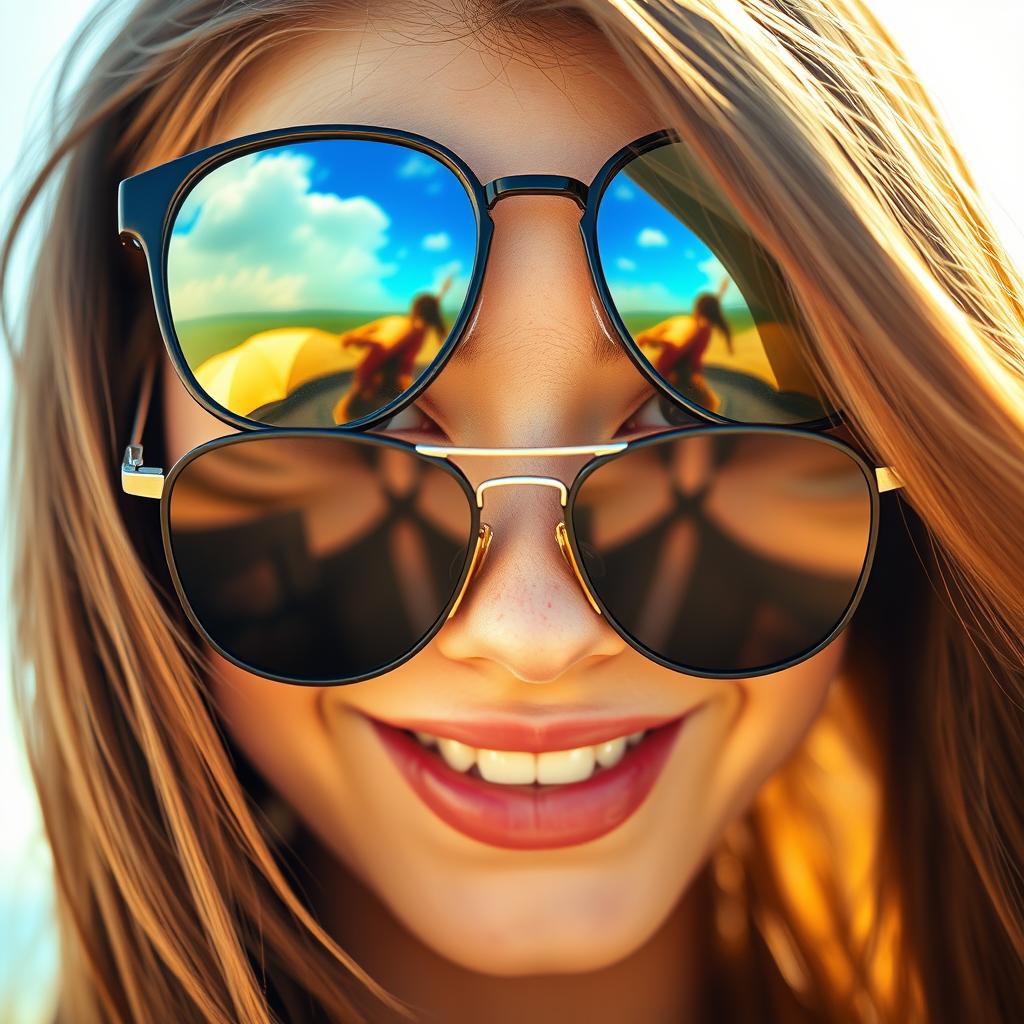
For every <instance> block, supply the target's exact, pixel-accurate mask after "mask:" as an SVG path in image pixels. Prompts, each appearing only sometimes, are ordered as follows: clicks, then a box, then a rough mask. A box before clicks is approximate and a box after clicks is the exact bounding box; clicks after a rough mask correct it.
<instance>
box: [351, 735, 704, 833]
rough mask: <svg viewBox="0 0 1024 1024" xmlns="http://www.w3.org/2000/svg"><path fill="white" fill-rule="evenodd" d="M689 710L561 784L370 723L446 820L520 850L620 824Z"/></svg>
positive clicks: (648, 786)
mask: <svg viewBox="0 0 1024 1024" xmlns="http://www.w3.org/2000/svg"><path fill="white" fill-rule="evenodd" d="M686 717H687V716H686V715H684V716H682V717H681V718H677V719H674V720H673V721H671V722H668V723H666V724H665V725H662V726H659V727H658V728H657V729H652V730H650V731H649V732H648V733H647V734H646V735H645V736H644V738H643V739H642V740H641V741H640V742H639V743H638V744H637V745H636V746H635V747H627V749H626V753H625V754H624V755H623V757H622V760H620V761H619V762H618V764H616V765H614V766H613V767H611V768H602V769H601V770H599V771H597V772H595V774H594V775H592V776H591V777H590V778H589V779H585V780H584V781H582V782H572V783H566V784H562V785H545V786H536V785H509V786H506V785H501V784H500V783H494V782H486V781H485V780H483V779H478V778H477V777H476V776H474V775H467V774H466V773H464V772H458V771H455V769H454V768H449V767H448V765H447V764H446V763H445V762H444V759H443V758H442V757H441V755H440V754H439V753H437V750H436V748H434V749H433V750H427V749H426V748H425V747H423V746H422V745H421V744H420V743H419V741H418V740H416V739H414V738H413V737H412V736H410V735H408V734H407V733H406V732H404V731H403V730H401V729H396V728H394V727H393V726H390V725H385V724H384V723H383V722H379V721H378V720H377V719H375V718H371V719H370V721H371V723H372V724H373V726H374V728H375V729H376V731H377V735H378V736H379V737H380V739H381V742H382V743H383V744H384V747H385V748H386V749H387V751H388V753H389V754H390V755H391V758H392V760H393V761H394V762H395V764H396V765H397V767H398V770H399V771H400V772H401V773H402V775H403V776H404V777H405V779H406V781H407V782H408V783H409V785H410V786H411V787H412V789H413V790H414V792H416V793H417V794H418V795H419V797H420V799H421V800H422V801H423V802H424V803H425V804H426V805H427V806H428V807H429V808H430V809H431V810H432V811H433V812H434V813H435V814H436V815H437V816H438V817H439V818H440V819H441V820H442V821H444V822H447V824H449V825H451V827H452V828H454V829H457V830H458V831H459V832H461V833H463V835H466V836H469V837H470V838H471V839H477V840H479V841H480V842H482V843H489V844H490V845H491V846H502V847H505V848H507V849H514V850H549V849H554V848H556V847H559V846H575V845H576V844H577V843H585V842H588V841H589V840H591V839H597V838H598V837H599V836H603V835H604V834H605V833H606V832H610V831H611V830H612V829H614V828H618V826H619V825H621V824H622V823H623V822H624V821H625V820H626V819H627V818H629V817H630V815H632V814H633V813H634V811H636V810H637V808H638V807H639V806H640V805H641V804H642V803H643V801H644V798H645V797H646V796H647V794H648V793H649V792H650V791H651V789H652V787H653V786H654V783H655V782H656V781H657V779H658V774H659V773H660V771H661V769H662V766H663V765H664V764H665V761H666V759H667V758H668V755H669V752H670V751H671V749H672V743H673V740H675V738H676V734H677V733H678V732H679V727H680V726H681V725H682V723H683V721H684V720H685V718H686Z"/></svg>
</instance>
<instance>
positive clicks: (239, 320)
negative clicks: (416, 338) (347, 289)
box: [175, 308, 458, 367]
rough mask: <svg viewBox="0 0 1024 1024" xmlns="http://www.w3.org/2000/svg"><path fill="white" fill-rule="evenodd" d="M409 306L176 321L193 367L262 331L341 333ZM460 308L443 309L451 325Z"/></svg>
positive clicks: (183, 345) (258, 314)
mask: <svg viewBox="0 0 1024 1024" xmlns="http://www.w3.org/2000/svg"><path fill="white" fill-rule="evenodd" d="M407 312H408V309H407V308H406V309H396V310H391V311H388V312H376V313H374V312H369V313H368V312H366V311H364V310H356V311H352V310H337V309H304V310H298V311H295V310H293V311H292V312H268V313H225V314H223V315H222V316H209V317H203V318H202V319H199V320H186V321H184V323H177V324H175V329H176V331H177V334H178V341H179V342H180V343H181V349H182V352H184V354H185V361H186V362H187V363H188V364H189V366H191V367H196V366H199V365H200V364H201V363H203V362H204V361H205V360H207V359H209V358H210V356H213V355H216V354H217V353H218V352H224V351H226V350H227V349H229V348H234V347H235V345H239V344H241V343H242V342H243V341H245V339H246V338H251V337H252V336H253V335H254V334H259V333H260V332H261V331H272V330H278V329H280V328H284V327H296V328H303V327H314V328H316V329H317V330H321V331H327V332H328V333H329V334H341V333H342V332H343V331H349V330H351V329H352V328H353V327H359V326H361V325H362V324H367V323H370V321H372V320H376V319H378V318H379V317H383V316H394V315H395V314H396V313H400V314H404V313H407ZM457 315H458V311H457V310H455V311H452V310H447V309H446V310H444V317H445V321H446V322H447V323H448V324H449V325H451V323H452V321H453V320H454V318H455V316H457Z"/></svg>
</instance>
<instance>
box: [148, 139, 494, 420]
mask: <svg viewBox="0 0 1024 1024" xmlns="http://www.w3.org/2000/svg"><path fill="white" fill-rule="evenodd" d="M476 245H477V227H476V216H475V214H474V210H473V205H472V201H471V199H470V195H469V193H468V192H467V191H466V188H465V187H464V186H463V184H462V182H461V180H460V179H459V178H458V177H457V175H456V174H455V172H454V171H452V170H451V169H450V168H449V167H448V166H447V165H446V164H443V163H442V162H441V161H440V160H438V159H436V158H435V157H433V156H430V155H428V154H426V153H421V152H419V151H417V150H414V149H411V148H409V147H408V146H402V145H398V144H397V143H390V142H378V141H375V140H368V139H319V140H315V141H309V142H296V143H293V144H290V145H287V146H276V147H274V148H272V149H264V150H261V151H259V152H255V153H249V154H247V155H245V156H240V157H236V158H235V159H233V160H231V161H229V162H228V163H225V164H221V165H220V166H218V167H216V168H214V169H213V170H212V171H210V172H209V173H208V174H206V175H205V176H204V177H203V178H202V179H201V180H200V181H199V182H198V183H197V184H196V185H195V187H194V188H193V189H192V190H191V191H190V192H189V194H188V196H187V197H186V198H185V201H184V203H183V204H182V206H181V208H180V209H179V210H178V213H177V216H176V217H175V220H174V225H173V229H172V232H171V238H170V244H169V248H168V252H167V286H168V295H169V303H170V310H171V317H172V321H173V326H174V331H175V333H176V335H177V338H178V341H179V343H180V345H181V349H182V352H183V354H184V357H185V361H186V363H187V364H188V366H189V368H190V369H191V371H192V373H193V375H194V376H195V378H196V380H197V381H198V383H199V386H200V388H202V389H203V390H204V391H205V392H206V393H207V394H208V395H209V396H210V397H211V398H212V399H213V400H214V401H215V402H217V403H218V404H219V405H221V406H223V407H224V408H225V409H228V410H229V411H231V412H233V413H236V414H238V415H240V416H246V417H249V418H251V419H254V420H258V421H260V422H261V423H266V424H270V425H274V426H287V427H330V426H334V425H336V424H341V423H349V422H352V421H353V420H357V419H361V418H363V417H365V416H368V415H370V414H371V413H374V412H376V411H378V410H379V409H381V408H383V407H384V406H386V405H387V404H388V403H389V402H391V401H393V400H394V399H395V398H397V397H398V396H399V395H401V394H402V393H403V392H404V391H406V390H407V389H408V388H409V387H410V386H411V385H412V383H413V382H414V381H415V380H416V378H417V377H418V376H419V375H420V374H422V373H423V372H424V370H426V368H427V367H428V366H430V364H431V363H432V361H433V360H434V359H435V358H436V356H437V354H438V351H439V350H440V348H441V347H442V345H443V344H444V342H445V341H446V339H447V338H448V335H449V333H450V331H451V329H452V326H453V324H454V322H455V320H456V318H457V317H458V316H459V314H460V312H461V311H462V308H463V305H464V304H465V302H466V297H467V292H468V288H469V282H470V279H471V277H472V272H473V264H474V260H475V258H476Z"/></svg>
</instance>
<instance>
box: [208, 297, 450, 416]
mask: <svg viewBox="0 0 1024 1024" xmlns="http://www.w3.org/2000/svg"><path fill="white" fill-rule="evenodd" d="M408 329H409V318H408V317H407V316H404V315H403V314H395V315H392V316H382V317H380V318H379V319H377V320H374V321H371V322H370V323H367V324H363V325H362V326H360V327H356V328H353V329H352V330H351V331H346V332H344V333H343V334H341V335H338V334H331V333H330V332H328V331H321V330H319V329H318V328H316V327H280V328H276V329H274V330H270V331H260V332H259V333H258V334H253V335H251V336H250V337H248V338H246V339H245V341H243V342H241V343H240V344H238V345H235V346H234V347H233V348H229V349H227V350H226V351H224V352H218V353H217V354H216V355H212V356H210V358H209V359H207V360H205V361H204V362H202V363H201V364H200V365H199V367H198V368H197V369H196V371H195V374H196V380H197V381H198V382H199V385H200V387H202V388H203V390H204V391H206V393H207V394H209V395H210V397H211V398H213V400H214V401H215V402H218V403H219V404H220V405H222V406H224V408H225V409H230V410H231V411H232V412H234V413H238V414H239V415H240V416H247V415H248V414H249V413H250V412H252V411H253V410H254V409H258V408H259V407H260V406H262V405H266V404H267V403H268V402H279V401H281V399H283V398H287V397H288V395H290V394H291V393H292V392H293V391H295V389H296V388H299V387H301V386H302V385H303V384H305V383H306V382H307V381H311V380H316V379H317V378H319V377H325V376H327V375H329V374H332V373H340V372H343V371H345V370H354V369H355V368H356V366H358V365H359V363H360V361H361V360H362V359H363V358H364V357H365V356H366V349H365V348H362V347H359V346H357V345H352V346H350V347H348V348H345V347H343V342H344V341H345V339H346V338H348V337H350V336H355V335H358V336H359V337H363V338H369V339H372V340H373V341H377V342H380V343H381V344H383V345H390V344H393V343H394V342H395V341H397V340H398V338H400V337H401V336H402V335H403V334H404V333H405V332H406V331H407V330H408ZM435 334H436V332H433V331H432V332H431V335H432V336H433V335H435ZM431 341H433V345H431V343H430V341H428V343H427V344H426V345H424V348H423V351H421V352H420V358H419V359H417V362H420V361H422V360H423V358H424V357H426V358H427V359H429V358H432V357H433V355H434V354H435V353H436V352H437V348H438V345H437V338H436V337H432V338H431Z"/></svg>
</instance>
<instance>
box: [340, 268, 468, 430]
mask: <svg viewBox="0 0 1024 1024" xmlns="http://www.w3.org/2000/svg"><path fill="white" fill-rule="evenodd" d="M451 283H452V275H451V274H449V275H448V277H446V278H445V280H444V282H443V283H442V284H441V287H440V288H439V289H438V290H437V292H436V294H433V293H431V292H421V293H420V294H419V295H417V296H416V297H415V298H414V299H413V300H412V306H411V307H410V309H409V313H408V315H407V316H405V317H402V318H401V319H402V320H405V321H406V323H405V324H404V325H403V329H402V330H401V331H400V332H399V333H397V334H393V333H391V332H390V331H389V330H388V327H392V326H393V321H394V320H395V319H396V318H395V317H391V316H387V317H381V318H380V319H379V320H373V321H371V322H370V323H368V324H363V325H361V326H360V327H355V328H353V329H352V330H351V331H346V332H345V333H344V334H342V335H341V338H340V339H339V340H340V342H341V346H342V348H362V349H366V355H365V356H364V357H363V358H362V360H361V361H360V363H359V365H358V366H357V367H356V370H355V374H354V375H353V377H352V386H351V387H350V388H349V390H348V391H347V392H346V393H345V394H344V395H342V396H341V398H340V399H338V403H337V405H335V407H334V413H333V416H334V422H335V423H347V422H349V421H350V420H354V419H358V418H359V417H360V416H365V415H366V414H367V413H371V412H373V411H374V410H376V409H380V408H381V407H382V406H385V405H387V403H388V402H390V401H391V400H392V399H394V398H397V397H398V396H399V395H400V394H401V393H402V392H403V391H405V390H407V389H408V388H409V386H410V385H411V384H412V380H413V366H414V365H415V363H416V357H417V356H418V355H419V353H420V350H421V349H422V348H423V345H424V344H425V343H426V340H427V336H428V334H429V333H430V331H431V330H433V331H436V332H437V337H438V339H439V341H443V340H444V338H445V336H446V335H447V333H448V331H447V328H446V326H445V322H444V317H443V315H442V314H441V299H442V297H443V296H444V293H445V292H446V291H447V290H448V289H449V287H451Z"/></svg>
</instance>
